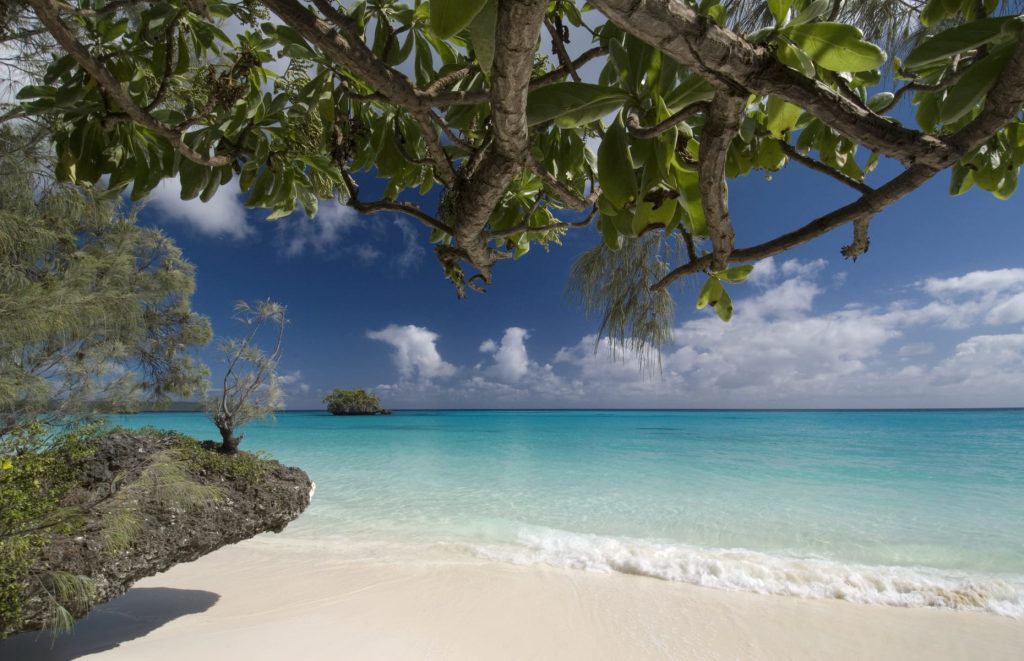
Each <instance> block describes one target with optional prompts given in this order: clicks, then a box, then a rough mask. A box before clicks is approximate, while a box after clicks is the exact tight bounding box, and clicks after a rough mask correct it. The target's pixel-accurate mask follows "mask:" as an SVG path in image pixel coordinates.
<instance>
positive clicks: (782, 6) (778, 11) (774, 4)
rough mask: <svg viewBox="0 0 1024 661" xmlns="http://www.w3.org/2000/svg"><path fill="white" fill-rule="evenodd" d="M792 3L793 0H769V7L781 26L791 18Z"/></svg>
mask: <svg viewBox="0 0 1024 661" xmlns="http://www.w3.org/2000/svg"><path fill="white" fill-rule="evenodd" d="M792 5H793V0H768V9H769V10H770V11H771V12H772V16H774V17H775V22H776V23H777V24H778V25H779V26H780V27H781V26H783V25H785V24H786V20H787V19H788V18H789V8H790V7H791V6H792Z"/></svg>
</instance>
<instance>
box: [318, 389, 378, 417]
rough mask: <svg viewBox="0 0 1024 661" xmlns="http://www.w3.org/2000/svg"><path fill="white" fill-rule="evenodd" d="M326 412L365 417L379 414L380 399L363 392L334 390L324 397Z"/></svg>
mask: <svg viewBox="0 0 1024 661" xmlns="http://www.w3.org/2000/svg"><path fill="white" fill-rule="evenodd" d="M324 404H327V410H328V411H330V412H331V413H333V414H334V415H367V414H374V413H380V411H381V408H380V399H379V398H378V397H377V396H376V395H374V394H373V393H371V392H366V391H365V390H362V389H360V390H342V389H341V388H335V389H334V390H332V391H331V393H330V394H329V395H327V396H326V397H324Z"/></svg>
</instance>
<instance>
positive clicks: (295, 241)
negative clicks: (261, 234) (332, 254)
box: [279, 201, 360, 257]
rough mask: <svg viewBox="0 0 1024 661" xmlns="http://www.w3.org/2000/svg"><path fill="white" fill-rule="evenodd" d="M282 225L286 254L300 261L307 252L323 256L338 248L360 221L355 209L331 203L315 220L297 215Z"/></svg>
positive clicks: (319, 212)
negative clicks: (340, 242)
mask: <svg viewBox="0 0 1024 661" xmlns="http://www.w3.org/2000/svg"><path fill="white" fill-rule="evenodd" d="M279 222H280V228H281V229H280V232H281V233H282V235H283V237H284V241H283V245H284V254H285V255H287V256H288V257H298V256H299V255H301V254H303V253H304V252H306V251H307V250H313V251H315V252H318V253H324V252H327V251H329V250H331V249H333V248H335V246H336V244H337V243H338V241H339V240H340V239H341V237H342V236H343V235H344V234H345V233H346V232H347V231H348V230H350V229H352V228H353V227H355V226H357V225H359V223H360V219H359V214H358V213H357V212H356V211H355V210H354V209H352V207H347V206H343V205H341V204H339V203H338V202H336V201H331V202H326V203H324V204H322V205H320V208H319V209H318V210H317V214H316V218H310V217H309V216H306V215H304V214H296V215H294V216H293V217H290V218H285V219H283V220H281V221H279Z"/></svg>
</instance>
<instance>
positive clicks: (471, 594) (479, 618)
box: [0, 538, 1024, 661]
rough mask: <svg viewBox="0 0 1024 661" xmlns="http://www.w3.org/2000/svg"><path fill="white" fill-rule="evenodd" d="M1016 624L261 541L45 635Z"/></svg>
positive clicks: (330, 641) (763, 640)
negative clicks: (68, 630)
mask: <svg viewBox="0 0 1024 661" xmlns="http://www.w3.org/2000/svg"><path fill="white" fill-rule="evenodd" d="M1022 650H1024V620H1022V619H1013V618H1008V617H1000V616H997V615H991V614H984V613H973V612H953V611H948V610H936V609H929V608H896V607H888V606H874V605H860V604H852V603H847V602H843V601H838V600H811V599H798V598H791V597H774V596H762V595H757V594H751V593H745V592H730V591H725V590H716V589H709V588H701V587H696V586H692V585H687V584H682V583H673V582H668V581H661V580H657V579H652V578H647V577H641V576H626V575H622V574H603V573H596V572H586V571H573V570H564V569H553V568H552V569H549V568H543V567H536V566H532V567H521V566H516V565H511V564H500V563H494V562H486V561H476V560H466V561H465V562H456V563H453V562H432V561H426V562H423V563H419V564H410V563H394V562H391V561H373V560H365V559H364V560H352V559H343V558H340V557H338V556H336V555H335V554H331V553H329V552H325V550H324V549H322V548H321V549H314V548H296V547H294V546H291V545H285V544H280V543H276V542H275V541H274V540H273V539H269V538H257V539H255V540H250V541H248V542H244V543H242V544H238V545H235V546H231V547H227V548H224V549H221V550H219V551H217V552H215V553H212V554H210V555H208V556H206V557H203V558H201V559H200V560H198V561H196V562H193V563H189V564H184V565H178V566H175V567H173V568H172V569H171V570H169V571H167V572H165V573H163V574H160V575H157V576H153V577H151V578H147V579H144V580H142V581H140V582H139V583H138V584H136V586H135V587H134V588H133V589H132V590H131V591H130V592H129V593H128V594H127V595H125V596H124V597H122V598H120V599H119V600H116V601H114V602H111V603H110V604H107V605H105V606H102V607H100V608H98V609H96V610H95V611H94V612H93V613H92V614H90V615H89V616H88V617H87V618H85V619H84V620H83V621H82V622H80V623H79V624H78V626H77V628H76V630H75V632H74V633H73V634H71V635H67V636H62V637H60V638H58V639H57V640H56V641H55V643H54V644H53V645H52V646H51V641H50V639H49V636H48V634H42V635H40V636H38V637H36V636H21V637H18V638H16V639H13V640H11V641H8V642H7V643H5V644H0V658H2V659H3V661H14V660H18V661H39V660H43V659H75V658H87V659H103V660H115V659H122V660H126V661H127V660H131V661H159V660H162V659H168V660H174V661H180V660H181V659H189V660H191V661H203V660H205V659H211V660H212V659H216V660H217V661H223V660H224V659H250V660H262V659H268V660H269V659H288V660H296V661H298V660H301V659H308V660H319V659H374V660H376V659H446V660H447V659H452V660H461V659H466V660H470V659H472V660H480V659H609V660H616V661H618V660H622V659H702V660H708V659H902V660H911V659H930V660H935V659H990V660H997V659H1008V660H1009V659H1020V658H1021V654H1022Z"/></svg>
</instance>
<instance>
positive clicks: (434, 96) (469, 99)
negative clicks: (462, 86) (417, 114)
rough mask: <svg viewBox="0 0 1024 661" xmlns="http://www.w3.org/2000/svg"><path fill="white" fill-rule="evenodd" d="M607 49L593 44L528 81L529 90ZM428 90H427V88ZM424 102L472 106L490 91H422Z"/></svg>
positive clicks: (558, 78) (560, 76) (553, 80)
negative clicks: (567, 64)
mask: <svg viewBox="0 0 1024 661" xmlns="http://www.w3.org/2000/svg"><path fill="white" fill-rule="evenodd" d="M607 54H608V51H607V50H605V49H604V48H601V47H600V46H595V47H594V48H591V49H590V50H588V51H586V52H584V53H583V54H581V55H580V56H579V57H577V58H576V59H575V60H573V61H572V63H571V64H570V65H569V66H560V67H558V68H557V69H552V70H551V71H549V72H547V73H546V74H544V75H542V76H538V77H536V78H534V79H533V80H531V81H530V91H531V92H532V91H533V90H535V89H540V88H541V87H544V86H546V85H551V84H552V83H557V82H559V81H561V80H562V79H563V78H565V77H566V76H568V75H569V73H570V72H571V71H575V70H577V69H579V68H580V67H581V66H583V65H584V64H586V63H587V62H589V61H590V60H593V59H594V58H597V57H601V56H602V55H607ZM428 91H429V90H428ZM421 98H422V99H423V100H424V102H426V103H428V104H430V105H432V106H435V107H443V106H472V105H476V104H478V103H487V102H488V101H489V100H490V92H489V91H486V90H464V91H457V92H450V91H444V90H442V91H437V92H434V93H428V92H424V93H423V94H422V95H421Z"/></svg>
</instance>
